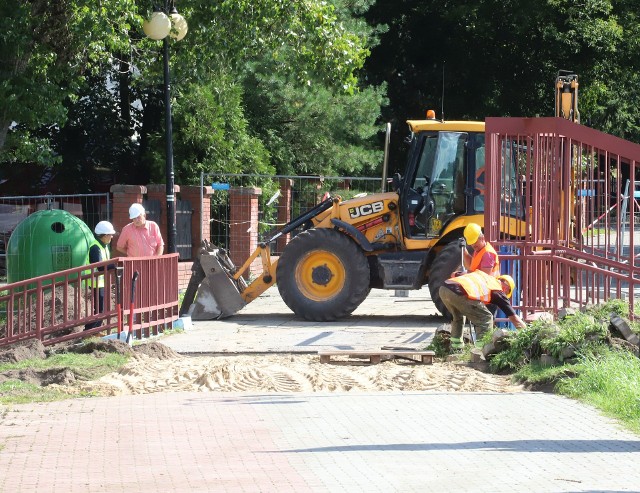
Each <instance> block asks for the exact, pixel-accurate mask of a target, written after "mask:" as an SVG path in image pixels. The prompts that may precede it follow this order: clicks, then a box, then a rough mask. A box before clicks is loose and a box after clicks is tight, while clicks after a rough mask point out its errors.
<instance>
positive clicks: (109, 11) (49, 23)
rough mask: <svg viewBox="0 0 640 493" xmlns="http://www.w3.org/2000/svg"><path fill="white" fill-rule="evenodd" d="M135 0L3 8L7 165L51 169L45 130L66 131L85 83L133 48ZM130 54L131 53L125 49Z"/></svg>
mask: <svg viewBox="0 0 640 493" xmlns="http://www.w3.org/2000/svg"><path fill="white" fill-rule="evenodd" d="M136 12H137V11H136V7H135V2H134V0H102V1H101V2H100V4H99V6H96V3H95V2H94V1H91V0H60V1H52V0H7V1H5V2H2V4H1V5H0V15H1V16H2V19H3V20H4V23H5V29H3V31H2V33H0V62H1V63H0V78H1V84H0V161H1V162H19V161H29V162H38V163H42V164H51V163H53V162H57V161H59V160H60V156H59V155H58V154H57V153H56V152H55V150H54V149H52V148H51V146H50V142H49V139H47V138H46V137H38V136H37V135H36V134H37V133H38V132H37V130H38V128H39V127H41V126H44V125H47V126H52V127H58V128H59V127H60V126H62V125H64V123H65V121H66V118H67V108H66V107H65V101H67V100H74V99H75V98H76V94H77V92H76V91H77V90H78V87H79V85H80V84H81V83H82V80H83V77H84V76H85V75H86V74H87V73H90V72H91V71H92V70H93V69H94V68H95V66H96V64H98V63H100V62H101V61H103V60H105V59H108V58H109V57H111V56H112V53H113V51H114V50H118V49H121V48H123V47H126V46H128V43H129V38H128V31H129V28H130V27H131V25H132V23H133V22H134V21H135V15H136ZM125 51H126V50H125Z"/></svg>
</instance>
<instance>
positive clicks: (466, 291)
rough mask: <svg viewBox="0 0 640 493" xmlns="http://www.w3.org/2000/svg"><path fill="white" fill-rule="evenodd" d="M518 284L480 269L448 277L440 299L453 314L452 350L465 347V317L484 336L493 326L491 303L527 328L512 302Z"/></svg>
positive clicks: (516, 323)
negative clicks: (510, 299) (463, 335)
mask: <svg viewBox="0 0 640 493" xmlns="http://www.w3.org/2000/svg"><path fill="white" fill-rule="evenodd" d="M514 287H515V283H514V282H513V278H512V277H511V276H508V275H506V274H503V275H499V276H498V277H493V276H491V275H489V274H486V273H485V272H484V271H482V270H476V271H474V272H469V273H467V274H462V275H459V276H456V277H452V278H451V279H447V280H446V281H445V282H444V284H443V285H442V286H440V290H439V291H438V293H439V294H440V299H441V300H442V302H443V303H444V305H445V306H446V307H447V309H448V310H449V313H451V316H452V317H453V320H452V321H451V339H450V341H451V349H452V350H454V351H455V350H458V349H461V348H462V347H463V346H464V341H463V340H462V326H463V324H464V317H467V319H468V320H469V321H470V322H471V323H472V324H473V325H474V327H475V330H476V335H477V337H478V339H480V338H481V337H482V336H483V335H484V334H485V333H486V332H487V331H489V330H491V328H492V327H493V314H492V313H491V312H490V311H489V309H488V308H487V305H488V304H493V305H496V306H497V307H498V308H500V309H501V310H502V311H503V312H504V314H505V315H506V316H507V317H508V318H509V320H510V321H511V323H512V324H513V325H514V326H515V327H516V328H518V329H521V328H524V327H526V324H525V323H524V321H523V320H522V319H521V318H520V317H519V316H518V315H517V314H516V312H515V311H514V310H513V307H512V306H511V303H510V302H509V298H510V297H511V294H512V293H513V289H514Z"/></svg>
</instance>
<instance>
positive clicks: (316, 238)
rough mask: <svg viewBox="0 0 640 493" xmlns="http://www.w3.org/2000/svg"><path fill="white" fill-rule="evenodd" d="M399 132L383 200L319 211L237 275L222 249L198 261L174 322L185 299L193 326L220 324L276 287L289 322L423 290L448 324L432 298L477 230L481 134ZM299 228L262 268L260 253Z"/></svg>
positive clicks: (444, 128) (445, 124) (468, 128)
mask: <svg viewBox="0 0 640 493" xmlns="http://www.w3.org/2000/svg"><path fill="white" fill-rule="evenodd" d="M408 125H409V129H410V132H411V134H410V139H411V144H410V151H409V156H408V162H407V167H406V170H405V173H404V175H403V176H401V175H400V174H396V175H395V176H393V178H392V179H391V180H390V182H391V185H392V191H389V192H384V193H379V194H373V195H367V196H365V197H359V198H353V199H350V200H342V199H341V198H340V197H331V198H329V199H327V200H325V201H323V202H321V203H320V204H319V205H317V206H316V207H315V208H313V209H311V210H309V211H308V212H306V213H305V214H303V215H301V216H300V217H298V218H296V219H294V220H293V221H291V222H290V223H288V224H287V225H286V226H284V227H283V228H282V229H281V230H280V231H279V232H277V233H276V234H275V236H273V237H271V238H268V239H266V240H265V241H264V242H262V243H260V245H259V246H258V248H257V249H256V250H255V251H254V253H253V254H252V255H251V256H250V258H248V259H247V260H246V262H245V263H244V265H242V266H241V267H240V268H237V267H236V266H234V265H233V263H232V262H231V260H230V259H229V257H228V255H227V252H226V251H224V250H222V249H216V250H212V251H208V252H206V253H205V252H204V251H203V254H201V255H200V257H199V262H200V265H201V269H200V270H199V274H198V273H196V272H194V276H193V277H192V283H191V284H190V287H189V289H188V290H187V294H186V296H185V299H184V302H183V305H182V309H181V312H182V313H186V312H187V310H188V309H189V306H190V305H191V302H192V301H193V299H194V297H195V306H194V308H193V310H192V311H191V315H192V318H193V319H194V320H203V319H204V320H207V319H214V318H220V317H226V316H229V315H232V314H233V313H235V312H236V311H238V310H239V309H240V308H242V307H243V306H244V305H246V304H247V303H249V302H251V301H252V300H254V299H255V298H257V297H258V296H260V295H261V294H262V293H263V292H264V291H265V290H266V289H267V288H269V287H270V286H272V285H273V284H274V283H277V286H278V290H279V292H280V295H281V296H282V299H283V300H284V302H285V303H286V304H287V306H288V307H289V308H291V310H293V311H294V312H295V313H296V314H297V315H299V316H300V317H303V318H305V319H308V320H313V321H331V320H336V319H339V318H342V317H345V316H347V315H349V314H351V313H352V312H353V311H354V310H355V309H356V308H357V307H358V305H360V303H362V301H363V300H364V299H365V298H366V297H367V295H368V294H369V291H370V290H371V288H381V289H394V290H414V289H420V288H422V287H423V286H424V285H428V286H429V291H430V293H431V298H432V300H433V301H434V303H435V305H436V307H437V308H438V310H439V311H440V312H441V313H442V314H444V315H445V316H448V315H449V314H448V312H447V311H446V308H445V307H444V305H443V303H442V302H441V301H440V296H439V294H438V289H439V288H440V286H441V285H442V283H443V282H444V281H445V280H446V279H448V278H449V277H450V276H451V274H452V273H453V272H454V271H455V270H457V269H458V268H459V267H460V259H461V256H460V246H459V242H458V240H459V238H461V237H462V231H463V229H464V227H465V226H466V225H467V224H469V223H470V222H475V223H477V224H479V225H481V226H484V176H485V173H484V167H485V132H484V130H485V124H484V122H473V121H440V120H436V119H435V113H433V112H432V111H430V112H429V113H428V118H427V119H424V120H410V121H408ZM387 131H389V129H388V130H387ZM387 140H388V139H387ZM512 154H513V153H511V152H506V153H504V155H507V156H511V155H512ZM502 161H503V163H502V167H503V169H502V171H501V172H502V178H501V183H503V184H505V183H506V184H507V188H510V189H508V190H503V191H502V193H503V194H505V195H507V196H508V199H509V200H506V201H505V203H510V204H512V205H513V207H514V210H516V208H517V207H516V204H517V203H518V201H520V200H521V196H520V193H519V191H518V190H517V186H516V184H517V179H516V177H517V173H516V163H515V158H514V159H503V160H502ZM385 162H386V159H385ZM503 187H504V185H503ZM505 212H506V213H507V214H508V213H509V211H505ZM508 223H509V224H513V222H511V221H510V222H508ZM299 228H301V229H303V231H302V232H300V233H298V234H297V235H296V236H294V237H293V239H292V240H291V241H290V242H289V243H288V244H287V245H286V246H285V248H284V250H283V251H282V254H281V256H280V257H279V259H278V260H276V261H273V262H272V261H271V252H270V246H269V245H270V244H271V243H272V242H273V241H275V240H276V239H277V238H278V237H280V236H281V235H283V234H287V233H289V232H292V231H294V230H297V229H299ZM258 257H260V258H261V260H262V268H263V272H262V274H261V275H260V276H259V277H257V278H256V279H254V280H253V281H251V282H250V283H248V284H247V282H246V281H245V280H244V278H243V277H242V276H243V275H246V273H247V270H248V268H249V266H250V265H251V264H252V262H253V261H254V260H255V259H256V258H258ZM196 286H199V288H197V295H196V292H195V290H196Z"/></svg>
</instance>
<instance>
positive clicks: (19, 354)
mask: <svg viewBox="0 0 640 493" xmlns="http://www.w3.org/2000/svg"><path fill="white" fill-rule="evenodd" d="M45 358H46V354H45V350H44V344H42V342H40V341H39V340H38V339H27V340H25V341H19V342H16V343H14V344H11V345H10V346H5V347H2V348H0V363H18V362H20V361H23V360H26V359H45Z"/></svg>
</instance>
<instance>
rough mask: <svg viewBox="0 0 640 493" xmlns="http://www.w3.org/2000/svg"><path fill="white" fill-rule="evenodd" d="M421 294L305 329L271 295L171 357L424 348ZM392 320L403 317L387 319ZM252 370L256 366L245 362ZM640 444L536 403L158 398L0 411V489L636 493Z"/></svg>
mask: <svg viewBox="0 0 640 493" xmlns="http://www.w3.org/2000/svg"><path fill="white" fill-rule="evenodd" d="M430 303H431V302H430V301H429V300H428V296H426V295H425V294H424V292H423V291H420V292H416V293H411V296H410V297H409V298H396V297H394V296H392V293H391V295H390V294H389V293H384V292H374V293H372V297H370V299H369V300H367V302H365V304H363V306H362V307H360V308H359V309H358V311H357V312H356V313H355V314H354V316H353V317H351V318H349V319H347V320H346V321H343V322H341V323H334V324H330V325H327V324H313V323H308V322H304V321H302V320H299V319H297V318H296V317H294V316H293V315H292V314H291V313H290V312H289V311H288V309H287V308H286V307H284V305H283V303H282V301H281V300H279V296H278V295H277V291H275V292H270V293H268V295H267V296H265V297H264V298H263V299H262V300H260V302H258V300H256V301H255V302H254V303H251V304H250V305H248V306H247V307H245V309H243V310H242V312H241V313H239V314H238V315H236V316H234V317H233V318H231V319H227V320H226V321H218V322H196V323H195V324H194V328H193V329H191V330H189V331H187V332H186V333H184V334H176V335H172V336H170V337H167V338H163V340H162V342H163V343H165V342H166V343H167V345H169V346H171V347H173V348H174V349H176V350H178V351H186V352H191V353H216V352H235V351H242V350H246V351H249V350H251V351H256V352H260V351H276V350H278V351H291V352H296V351H303V352H309V351H316V350H318V349H319V348H327V347H342V346H345V347H358V348H360V347H362V346H371V347H377V346H378V345H379V344H383V345H386V344H391V343H392V344H402V345H423V344H425V343H426V342H427V341H428V340H429V339H430V337H431V335H432V333H433V330H434V328H435V327H437V326H438V325H439V324H440V323H442V320H441V319H439V318H432V319H431V318H429V317H428V315H429V314H435V310H434V309H433V308H430V306H431V307H432V305H430ZM399 315H402V316H399ZM256 357H259V356H256ZM639 459H640V437H638V436H635V435H633V434H631V433H629V432H626V431H623V430H621V429H620V427H619V426H617V425H616V424H615V423H614V422H613V421H612V420H609V419H607V418H604V417H603V416H601V415H600V414H599V413H598V412H597V411H595V410H593V409H591V408H590V407H588V406H584V405H582V404H579V403H577V402H575V401H572V400H570V399H566V398H563V397H559V396H554V395H548V394H542V393H514V394H494V393H439V392H378V393H365V392H362V393H330V394H329V393H314V394H309V393H296V394H294V393H292V394H262V393H261V394H248V393H240V392H236V393H224V394H223V393H157V394H145V395H132V396H120V397H112V398H94V399H75V400H69V401H63V402H55V403H45V404H29V405H18V406H12V407H11V408H0V491H1V492H6V493H13V492H35V491H43V492H64V493H67V492H83V493H84V492H134V491H135V492H141V493H145V492H154V493H156V492H184V491H188V492H241V491H243V492H340V493H342V492H344V491H350V492H356V491H374V492H377V491H379V492H385V493H388V492H406V491H415V492H425V491H427V492H428V491H431V492H514V491H516V492H521V491H522V492H598V491H599V492H613V491H640V486H638V485H640V468H639V467H638V462H639Z"/></svg>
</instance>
